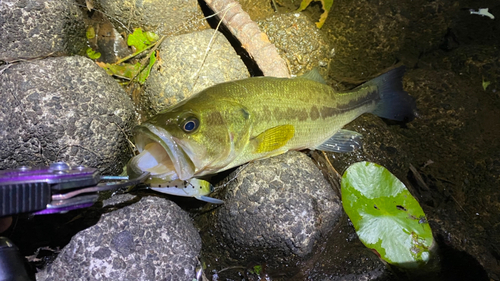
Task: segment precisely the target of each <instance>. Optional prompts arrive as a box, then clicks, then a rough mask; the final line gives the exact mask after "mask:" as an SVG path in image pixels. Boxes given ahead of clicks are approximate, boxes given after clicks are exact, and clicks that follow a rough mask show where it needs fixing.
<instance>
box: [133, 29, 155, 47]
mask: <svg viewBox="0 0 500 281" xmlns="http://www.w3.org/2000/svg"><path fill="white" fill-rule="evenodd" d="M153 34H154V33H153V32H146V33H143V32H142V29H141V28H136V29H134V32H133V33H132V34H130V35H129V36H128V38H127V44H128V45H129V46H134V47H135V48H136V49H137V52H140V51H142V50H144V49H146V48H147V47H148V46H149V45H151V43H152V42H154V41H155V40H150V39H148V38H151V39H154V38H155V37H154V35H156V34H154V35H153ZM156 37H158V35H156ZM156 40H158V39H156Z"/></svg>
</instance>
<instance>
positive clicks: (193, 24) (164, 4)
mask: <svg viewBox="0 0 500 281" xmlns="http://www.w3.org/2000/svg"><path fill="white" fill-rule="evenodd" d="M96 4H98V7H99V8H102V10H104V12H105V13H106V14H107V15H108V17H110V18H111V19H114V20H118V21H119V22H120V23H121V24H119V25H116V27H117V28H118V29H119V30H120V31H123V27H124V26H130V27H132V28H136V27H140V28H142V29H143V30H148V31H154V32H156V33H158V34H160V35H168V36H172V35H178V34H184V33H189V32H192V31H195V30H200V29H206V28H209V26H208V24H207V21H206V20H205V16H204V15H203V12H202V11H201V8H200V5H199V4H198V1H196V0H150V1H143V0H125V1H123V0H99V1H98V2H96Z"/></svg>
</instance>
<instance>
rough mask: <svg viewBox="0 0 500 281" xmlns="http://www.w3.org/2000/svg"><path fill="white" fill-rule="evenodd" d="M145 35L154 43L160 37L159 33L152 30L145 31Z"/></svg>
mask: <svg viewBox="0 0 500 281" xmlns="http://www.w3.org/2000/svg"><path fill="white" fill-rule="evenodd" d="M144 35H145V36H146V38H147V39H148V40H149V42H151V43H154V42H156V41H158V39H160V36H159V35H158V34H156V33H154V32H151V31H147V32H146V33H144Z"/></svg>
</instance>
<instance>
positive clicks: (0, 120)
mask: <svg viewBox="0 0 500 281" xmlns="http://www.w3.org/2000/svg"><path fill="white" fill-rule="evenodd" d="M0 84H1V85H2V88H1V90H0V91H1V92H2V93H1V94H2V102H0V108H1V111H0V127H1V128H2V130H1V132H0V169H7V168H15V167H18V166H21V165H28V166H35V165H46V164H48V163H51V162H55V161H64V162H67V163H68V164H70V165H85V166H89V167H97V168H100V170H101V171H103V172H105V173H110V174H118V173H121V172H122V168H123V166H124V165H125V163H126V161H127V160H128V158H130V156H131V150H130V148H129V144H128V141H127V136H126V135H125V132H128V131H130V128H131V127H132V126H133V125H134V123H135V112H134V108H133V105H132V102H131V100H130V99H129V97H128V96H127V94H126V93H125V92H124V91H123V89H122V88H121V87H120V86H119V85H118V84H117V83H116V82H115V81H114V80H113V78H111V77H110V76H109V75H107V74H106V73H105V72H104V70H102V69H101V68H100V67H98V66H97V65H96V64H95V63H94V62H93V61H91V60H90V59H87V58H84V57H79V56H75V57H60V58H47V59H43V60H37V61H31V62H23V63H19V64H16V65H13V66H11V67H10V68H8V69H7V70H5V71H4V72H3V74H2V75H0Z"/></svg>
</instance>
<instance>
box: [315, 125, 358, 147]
mask: <svg viewBox="0 0 500 281" xmlns="http://www.w3.org/2000/svg"><path fill="white" fill-rule="evenodd" d="M361 138H362V135H361V134H360V133H358V132H354V131H349V130H340V131H338V132H337V133H335V134H334V135H333V136H332V137H331V138H329V139H328V140H327V141H325V142H324V143H322V144H321V145H319V146H317V147H316V149H317V150H324V151H331V152H351V151H354V150H356V149H360V148H361V145H362V142H361Z"/></svg>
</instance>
